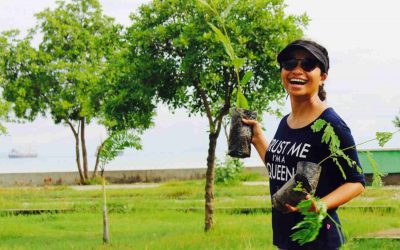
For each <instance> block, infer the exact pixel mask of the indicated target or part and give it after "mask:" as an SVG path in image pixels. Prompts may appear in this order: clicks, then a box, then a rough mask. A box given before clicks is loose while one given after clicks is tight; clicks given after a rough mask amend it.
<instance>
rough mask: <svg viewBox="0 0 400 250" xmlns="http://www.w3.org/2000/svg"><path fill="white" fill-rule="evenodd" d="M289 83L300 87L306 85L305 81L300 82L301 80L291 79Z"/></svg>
mask: <svg viewBox="0 0 400 250" xmlns="http://www.w3.org/2000/svg"><path fill="white" fill-rule="evenodd" d="M289 82H290V83H291V84H300V85H304V84H306V82H307V81H306V80H302V79H297V78H293V79H290V80H289Z"/></svg>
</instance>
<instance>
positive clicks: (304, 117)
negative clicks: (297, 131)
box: [288, 95, 327, 128]
mask: <svg viewBox="0 0 400 250" xmlns="http://www.w3.org/2000/svg"><path fill="white" fill-rule="evenodd" d="M290 102H291V106H292V112H291V113H290V115H289V117H288V124H289V126H290V127H291V128H301V127H304V126H306V125H308V124H310V123H311V122H312V121H314V120H315V119H317V118H318V117H319V116H320V115H321V114H322V112H323V111H324V110H325V109H326V108H327V105H326V104H325V103H324V102H322V101H321V100H320V99H319V97H318V95H315V96H314V97H311V98H307V99H301V98H296V97H292V96H291V97H290Z"/></svg>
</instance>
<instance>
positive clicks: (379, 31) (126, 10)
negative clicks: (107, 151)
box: [0, 0, 400, 172]
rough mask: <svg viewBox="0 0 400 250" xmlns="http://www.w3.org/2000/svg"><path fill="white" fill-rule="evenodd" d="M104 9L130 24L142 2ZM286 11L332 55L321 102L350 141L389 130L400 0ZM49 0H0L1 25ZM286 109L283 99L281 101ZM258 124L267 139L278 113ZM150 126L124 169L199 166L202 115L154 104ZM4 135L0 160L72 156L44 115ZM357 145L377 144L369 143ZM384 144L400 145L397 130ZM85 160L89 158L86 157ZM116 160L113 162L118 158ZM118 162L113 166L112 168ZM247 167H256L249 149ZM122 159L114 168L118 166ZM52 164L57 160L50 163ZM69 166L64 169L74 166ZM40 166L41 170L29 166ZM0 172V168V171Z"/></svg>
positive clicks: (26, 16)
mask: <svg viewBox="0 0 400 250" xmlns="http://www.w3.org/2000/svg"><path fill="white" fill-rule="evenodd" d="M100 2H101V4H102V6H103V10H104V13H105V14H106V15H109V16H112V17H114V18H115V19H116V21H117V22H118V23H121V24H123V25H125V26H128V25H129V24H130V20H129V14H130V13H131V12H134V11H136V9H137V7H138V6H139V5H141V4H143V3H147V2H149V1H147V0H142V1H128V0H101V1H100ZM286 3H287V5H288V6H287V8H286V12H287V13H289V14H302V13H304V12H306V13H307V15H308V16H309V17H310V19H311V21H310V23H309V25H308V27H307V29H306V30H305V37H306V38H309V39H312V40H314V41H316V42H319V43H321V44H322V45H324V46H325V47H326V48H327V49H328V51H329V56H330V60H331V67H330V70H329V76H328V80H327V81H326V82H325V86H326V91H327V93H328V96H327V103H328V105H329V106H331V107H333V108H334V109H335V110H336V112H337V113H339V115H340V116H341V117H342V118H343V119H344V121H345V122H346V123H347V125H348V126H349V127H350V128H351V130H352V134H353V136H354V138H355V141H356V142H357V143H360V142H362V141H365V140H368V139H371V138H373V137H374V135H375V132H376V131H394V130H395V128H394V126H393V123H392V120H393V119H394V117H395V116H396V115H400V88H399V86H398V85H399V84H398V81H400V77H399V72H400V52H399V50H398V49H397V46H398V45H399V44H400V33H399V32H398V27H400V15H398V13H397V12H398V9H399V7H400V3H398V2H397V1H395V0H381V1H379V2H377V1H365V0H364V1H362V0H353V1H347V0H325V1H321V0H319V1H318V0H288V1H286ZM54 6H55V3H54V1H53V0H37V1H29V0H0V31H4V30H8V29H14V28H17V29H19V30H21V31H22V32H23V33H24V32H25V31H26V30H27V29H28V28H30V27H32V26H33V25H34V24H35V18H34V16H33V15H34V13H37V12H40V11H41V10H43V9H44V8H46V7H54ZM283 110H284V113H289V112H290V104H289V103H287V104H286V105H285V107H284V109H283ZM263 117H264V119H263V126H264V127H265V128H266V131H265V135H266V137H267V140H271V139H272V138H273V135H274V133H275V130H276V128H277V126H278V122H279V119H278V118H276V117H274V116H270V115H267V114H265V115H264V116H263ZM154 122H155V126H154V127H153V128H151V129H149V130H148V131H146V132H145V134H144V135H143V136H142V144H143V150H142V151H133V150H126V151H125V154H124V155H125V156H129V159H128V160H127V161H129V164H128V165H129V166H127V165H126V164H127V163H126V162H125V163H120V164H122V165H124V164H125V165H124V167H123V168H130V169H146V168H190V167H205V166H206V157H207V148H208V134H207V130H208V128H207V126H208V125H207V119H206V118H205V117H190V118H189V117H188V115H187V112H186V111H185V110H177V111H175V112H174V113H171V112H170V111H169V110H168V109H167V108H165V107H163V106H159V108H158V110H157V116H156V117H155V119H154ZM7 128H8V132H9V133H8V135H7V136H2V137H0V160H1V157H6V155H7V153H8V152H9V151H10V150H11V148H18V149H22V150H29V151H35V152H37V153H38V154H39V156H41V157H64V156H68V157H69V156H71V157H72V156H73V155H74V150H75V149H74V139H73V136H72V132H71V131H70V129H69V128H68V127H65V126H62V125H54V124H53V122H52V121H51V120H49V119H45V118H38V119H37V120H35V121H34V122H32V123H25V124H7ZM87 136H88V138H87V140H88V151H89V154H91V152H93V154H94V152H95V148H96V147H97V145H98V144H99V142H100V141H101V140H102V139H104V138H105V130H104V129H103V128H101V127H100V126H97V125H95V124H92V125H90V126H89V128H88V129H87ZM226 148H227V146H226V138H225V136H224V135H223V133H221V135H220V138H219V141H218V146H217V157H218V158H219V159H220V160H223V158H224V154H225V152H226ZM360 148H362V149H373V148H378V145H377V144H376V143H374V142H372V143H368V144H365V145H362V146H361V147H360ZM385 148H400V137H399V135H396V136H395V137H394V138H393V139H392V140H391V141H390V142H389V143H388V144H387V145H386V146H385ZM89 160H91V159H89ZM117 162H118V161H117ZM118 164H119V163H116V164H114V165H113V168H114V169H118V167H119V166H118ZM245 164H246V165H247V166H261V165H262V161H261V160H260V159H259V157H258V155H257V153H256V151H255V149H254V148H253V151H252V156H251V157H250V158H248V159H246V160H245ZM122 165H121V167H122ZM54 168H56V167H54ZM75 168H76V167H75V166H74V165H71V166H70V167H68V169H63V170H70V171H75ZM32 171H40V169H37V167H35V169H32ZM0 172H1V171H0Z"/></svg>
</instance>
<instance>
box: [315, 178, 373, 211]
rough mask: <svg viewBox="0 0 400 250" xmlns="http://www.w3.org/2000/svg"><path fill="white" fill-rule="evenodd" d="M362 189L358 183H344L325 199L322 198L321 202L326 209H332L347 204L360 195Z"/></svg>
mask: <svg viewBox="0 0 400 250" xmlns="http://www.w3.org/2000/svg"><path fill="white" fill-rule="evenodd" d="M364 189H365V188H364V186H363V185H362V184H361V183H360V182H346V183H344V184H343V185H341V186H339V187H338V188H336V189H335V190H333V191H332V192H330V193H329V194H328V195H326V196H325V197H322V198H321V201H323V202H324V203H325V204H326V207H327V209H333V208H336V207H338V206H340V205H343V204H345V203H347V202H349V201H350V200H352V199H353V198H355V197H356V196H358V195H359V194H361V193H362V192H363V191H364Z"/></svg>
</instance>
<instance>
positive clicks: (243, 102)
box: [236, 88, 249, 109]
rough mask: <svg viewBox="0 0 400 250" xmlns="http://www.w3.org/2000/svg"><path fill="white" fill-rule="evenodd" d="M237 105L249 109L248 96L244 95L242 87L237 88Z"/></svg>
mask: <svg viewBox="0 0 400 250" xmlns="http://www.w3.org/2000/svg"><path fill="white" fill-rule="evenodd" d="M236 107H237V108H243V109H248V108H249V103H248V102H247V99H246V97H245V96H244V95H243V93H242V91H241V89H240V88H238V89H237V97H236Z"/></svg>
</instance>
